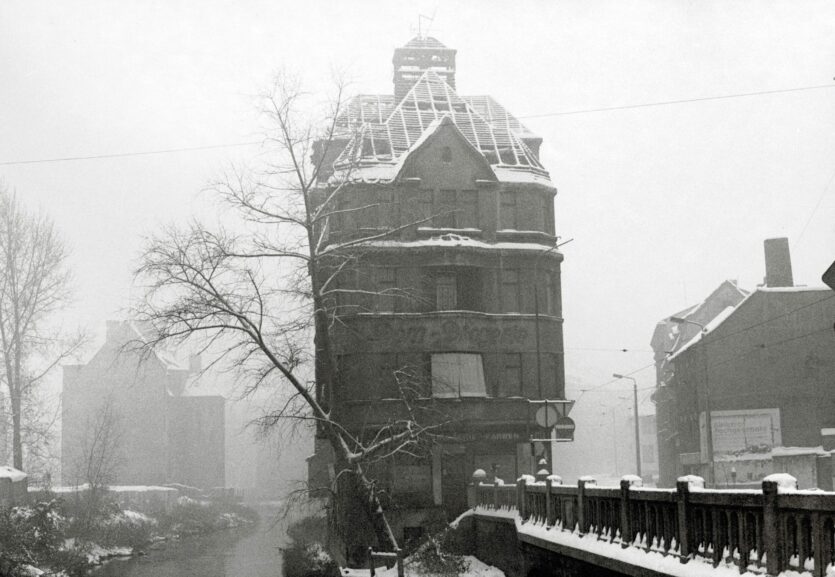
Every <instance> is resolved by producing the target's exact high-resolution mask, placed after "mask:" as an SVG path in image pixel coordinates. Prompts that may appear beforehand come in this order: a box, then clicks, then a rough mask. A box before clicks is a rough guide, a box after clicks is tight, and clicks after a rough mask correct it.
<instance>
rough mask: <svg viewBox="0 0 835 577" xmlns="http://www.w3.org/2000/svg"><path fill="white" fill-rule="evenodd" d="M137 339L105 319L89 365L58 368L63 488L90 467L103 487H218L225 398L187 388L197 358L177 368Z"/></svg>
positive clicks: (132, 329)
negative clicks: (102, 471) (101, 471)
mask: <svg viewBox="0 0 835 577" xmlns="http://www.w3.org/2000/svg"><path fill="white" fill-rule="evenodd" d="M142 340H143V333H142V330H141V327H139V326H138V325H137V324H135V323H132V322H130V321H108V323H107V335H106V338H105V343H104V345H103V346H102V347H101V348H100V349H99V350H98V352H97V353H96V354H95V355H94V356H93V358H92V359H91V360H90V362H88V363H87V364H84V365H69V366H65V367H64V386H63V393H62V412H61V416H62V431H61V433H62V434H61V472H62V482H63V483H64V484H65V485H71V484H81V483H85V482H87V481H88V480H89V472H88V470H89V469H90V468H91V465H92V466H93V467H94V468H95V467H102V466H104V467H105V468H107V469H108V470H110V474H108V475H106V477H107V478H106V479H104V481H106V482H107V483H109V484H123V485H125V484H127V485H158V484H163V483H182V484H185V485H194V486H198V487H202V488H211V487H222V486H224V485H225V478H224V467H225V465H224V460H225V422H224V406H225V400H224V398H223V397H222V396H218V395H199V394H196V392H195V391H194V390H193V387H191V386H190V385H191V384H192V381H193V379H194V378H195V376H196V375H197V374H198V373H199V371H200V365H199V360H198V359H196V358H192V359H191V362H190V364H189V365H186V366H183V365H182V364H179V363H178V362H177V361H176V360H175V359H174V357H173V356H172V355H170V354H167V353H166V352H163V351H154V352H149V351H147V350H139V349H138V348H137V344H138V343H140V342H142ZM102 439H107V442H108V443H110V444H109V445H102ZM94 461H95V462H94Z"/></svg>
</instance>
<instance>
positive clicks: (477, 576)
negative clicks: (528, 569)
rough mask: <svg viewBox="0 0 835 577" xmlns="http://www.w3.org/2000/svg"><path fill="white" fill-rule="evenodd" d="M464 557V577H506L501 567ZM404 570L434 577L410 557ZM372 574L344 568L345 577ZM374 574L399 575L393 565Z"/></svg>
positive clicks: (414, 576) (416, 576)
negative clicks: (410, 560)
mask: <svg viewBox="0 0 835 577" xmlns="http://www.w3.org/2000/svg"><path fill="white" fill-rule="evenodd" d="M464 559H465V561H466V562H467V566H468V568H467V571H466V572H465V573H461V575H462V576H463V577H504V572H503V571H502V570H501V569H497V568H496V567H493V566H492V565H487V564H486V563H483V562H482V561H480V560H478V559H476V558H475V557H473V556H472V555H465V556H464ZM404 572H405V573H406V577H432V575H433V574H432V573H425V572H423V571H421V568H420V567H419V566H416V565H415V564H413V563H409V560H408V559H406V566H405V569H404ZM370 574H371V572H370V571H369V570H368V569H343V570H342V575H343V577H370ZM374 574H375V575H378V576H379V577H397V567H392V568H391V569H386V568H385V567H381V568H379V569H375V570H374Z"/></svg>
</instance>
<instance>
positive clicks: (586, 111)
mask: <svg viewBox="0 0 835 577" xmlns="http://www.w3.org/2000/svg"><path fill="white" fill-rule="evenodd" d="M822 88H835V84H820V85H818V86H800V87H798V88H784V89H781V90H760V91H757V92H739V93H737V94H723V95H721V96H704V97H701V98H682V99H680V100H662V101H659V102H647V103H644V104H624V105H622V106H607V107H604V108H585V109H581V110H567V111H564V112H547V113H543V114H528V115H526V116H518V117H517V118H519V119H520V120H521V119H527V118H547V117H551V116H571V115H574V114H590V113H592V112H610V111H613V110H631V109H634V108H650V107H653V106H670V105H672V104H687V103H690V102H707V101H710V100H728V99H731V98H745V97H748V96H764V95H767V94H784V93H787V92H803V91H806V90H820V89H822Z"/></svg>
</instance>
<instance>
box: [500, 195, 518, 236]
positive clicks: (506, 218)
mask: <svg viewBox="0 0 835 577" xmlns="http://www.w3.org/2000/svg"><path fill="white" fill-rule="evenodd" d="M500 212H501V214H500V228H502V229H510V230H516V228H517V208H516V193H515V192H508V191H505V192H502V193H501V211H500Z"/></svg>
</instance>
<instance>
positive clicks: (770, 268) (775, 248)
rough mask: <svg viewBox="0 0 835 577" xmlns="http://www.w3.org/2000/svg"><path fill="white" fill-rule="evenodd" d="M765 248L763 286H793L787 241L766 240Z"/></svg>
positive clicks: (779, 239) (784, 239) (783, 239)
mask: <svg viewBox="0 0 835 577" xmlns="http://www.w3.org/2000/svg"><path fill="white" fill-rule="evenodd" d="M763 244H764V247H765V286H767V287H772V288H773V287H790V286H794V279H793V278H792V259H791V253H790V252H789V239H787V238H785V237H782V238H768V239H766V240H765V242H764V243H763Z"/></svg>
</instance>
